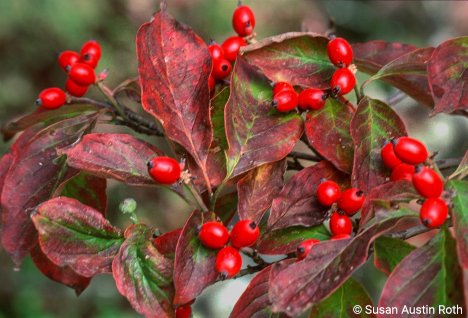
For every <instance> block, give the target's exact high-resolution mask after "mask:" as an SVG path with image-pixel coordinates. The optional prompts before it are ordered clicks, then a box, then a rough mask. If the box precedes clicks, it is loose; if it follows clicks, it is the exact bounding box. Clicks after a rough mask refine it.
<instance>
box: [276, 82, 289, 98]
mask: <svg viewBox="0 0 468 318" xmlns="http://www.w3.org/2000/svg"><path fill="white" fill-rule="evenodd" d="M282 91H292V92H294V87H292V85H291V84H289V83H286V82H276V83H275V84H274V85H273V96H275V95H276V94H279V93H281V92H282Z"/></svg>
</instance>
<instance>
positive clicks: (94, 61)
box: [80, 54, 99, 68]
mask: <svg viewBox="0 0 468 318" xmlns="http://www.w3.org/2000/svg"><path fill="white" fill-rule="evenodd" d="M80 63H83V64H87V65H89V66H91V67H92V68H96V66H97V65H98V63H99V59H98V58H97V57H96V56H95V55H91V54H85V55H83V56H82V57H81V58H80Z"/></svg>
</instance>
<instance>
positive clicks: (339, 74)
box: [330, 68, 356, 95]
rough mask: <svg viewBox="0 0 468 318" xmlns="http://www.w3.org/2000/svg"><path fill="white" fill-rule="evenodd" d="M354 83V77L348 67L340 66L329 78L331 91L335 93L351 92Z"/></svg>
mask: <svg viewBox="0 0 468 318" xmlns="http://www.w3.org/2000/svg"><path fill="white" fill-rule="evenodd" d="M354 85H356V77H355V76H354V74H353V72H351V71H350V70H349V69H348V68H340V69H338V70H336V71H335V73H333V76H332V78H331V80H330V86H331V89H332V92H333V93H334V94H337V95H345V94H348V93H349V92H351V91H352V90H353V88H354Z"/></svg>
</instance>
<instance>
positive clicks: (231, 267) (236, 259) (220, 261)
mask: <svg viewBox="0 0 468 318" xmlns="http://www.w3.org/2000/svg"><path fill="white" fill-rule="evenodd" d="M241 267H242V256H241V255H240V253H239V251H238V250H236V249H235V248H234V247H231V246H226V247H223V248H222V249H220V250H219V252H218V254H217V255H216V263H215V269H216V271H217V272H218V273H220V274H221V275H223V276H224V277H226V278H228V277H233V276H235V275H236V274H237V273H239V271H240V269H241Z"/></svg>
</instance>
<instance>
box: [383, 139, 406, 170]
mask: <svg viewBox="0 0 468 318" xmlns="http://www.w3.org/2000/svg"><path fill="white" fill-rule="evenodd" d="M380 157H381V158H382V161H383V163H384V165H385V166H386V167H388V168H390V169H393V168H395V167H396V166H398V165H399V164H401V163H402V161H401V160H400V159H398V157H397V156H396V155H395V151H393V143H391V142H389V143H387V144H386V145H385V146H383V147H382V149H381V150H380Z"/></svg>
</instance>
